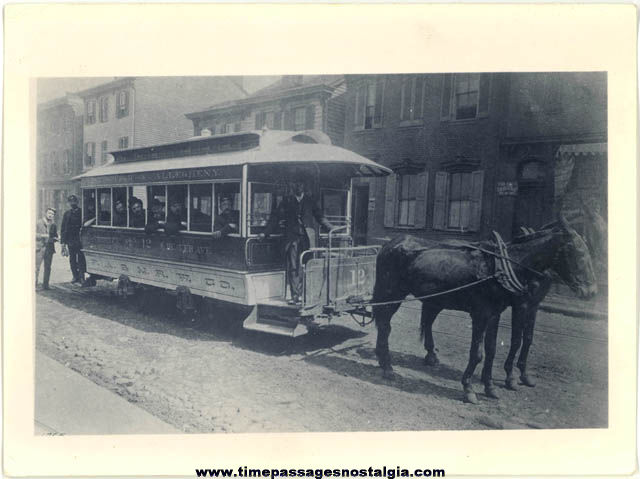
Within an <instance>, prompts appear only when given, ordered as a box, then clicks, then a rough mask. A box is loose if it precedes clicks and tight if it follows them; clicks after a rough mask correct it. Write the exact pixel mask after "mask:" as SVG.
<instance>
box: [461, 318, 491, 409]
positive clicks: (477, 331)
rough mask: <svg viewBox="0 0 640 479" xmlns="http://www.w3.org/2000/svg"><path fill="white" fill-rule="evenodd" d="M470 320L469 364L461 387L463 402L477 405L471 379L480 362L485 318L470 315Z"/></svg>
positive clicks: (485, 323)
mask: <svg viewBox="0 0 640 479" xmlns="http://www.w3.org/2000/svg"><path fill="white" fill-rule="evenodd" d="M471 319H472V321H473V332H472V334H471V348H470V349H469V363H468V364H467V368H466V369H465V370H464V374H463V375H462V387H463V388H464V401H465V402H470V403H471V404H478V398H477V397H476V393H475V392H473V385H472V384H471V378H472V377H473V372H474V371H475V370H476V366H477V365H478V363H479V362H480V361H482V349H480V345H481V344H482V340H483V339H484V332H485V329H486V325H487V318H486V317H485V316H478V315H471Z"/></svg>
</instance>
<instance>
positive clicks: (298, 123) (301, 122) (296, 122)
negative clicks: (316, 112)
mask: <svg viewBox="0 0 640 479" xmlns="http://www.w3.org/2000/svg"><path fill="white" fill-rule="evenodd" d="M305 113H306V108H305V107H303V106H302V107H299V108H295V109H294V110H293V130H294V131H301V130H304V129H305V128H306V124H307V122H306V116H305Z"/></svg>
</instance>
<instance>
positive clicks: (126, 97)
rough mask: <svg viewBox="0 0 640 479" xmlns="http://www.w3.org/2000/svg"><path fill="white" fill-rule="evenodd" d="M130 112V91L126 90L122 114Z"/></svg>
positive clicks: (125, 114)
mask: <svg viewBox="0 0 640 479" xmlns="http://www.w3.org/2000/svg"><path fill="white" fill-rule="evenodd" d="M128 114H129V92H128V91H125V92H124V113H123V115H122V116H127V115H128Z"/></svg>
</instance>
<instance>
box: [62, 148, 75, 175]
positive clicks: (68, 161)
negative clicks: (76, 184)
mask: <svg viewBox="0 0 640 479" xmlns="http://www.w3.org/2000/svg"><path fill="white" fill-rule="evenodd" d="M63 168H64V174H65V175H70V174H71V173H72V172H73V158H72V157H71V150H64V167H63Z"/></svg>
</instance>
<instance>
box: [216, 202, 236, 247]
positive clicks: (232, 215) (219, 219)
mask: <svg viewBox="0 0 640 479" xmlns="http://www.w3.org/2000/svg"><path fill="white" fill-rule="evenodd" d="M232 204H233V202H232V200H231V197H230V196H223V197H222V198H220V214H218V215H216V217H215V220H214V221H213V238H214V239H220V238H222V237H224V236H227V235H228V234H229V233H237V232H238V223H239V221H238V212H237V211H234V210H232V209H231V206H232Z"/></svg>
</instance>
